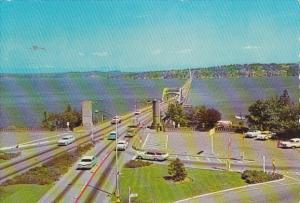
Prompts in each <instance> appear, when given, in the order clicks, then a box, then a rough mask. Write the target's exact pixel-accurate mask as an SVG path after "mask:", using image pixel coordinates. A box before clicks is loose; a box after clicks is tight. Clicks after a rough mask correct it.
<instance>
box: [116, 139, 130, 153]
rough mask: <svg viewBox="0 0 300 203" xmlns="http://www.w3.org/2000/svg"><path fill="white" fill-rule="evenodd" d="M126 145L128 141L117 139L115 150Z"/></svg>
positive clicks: (121, 148) (124, 148)
mask: <svg viewBox="0 0 300 203" xmlns="http://www.w3.org/2000/svg"><path fill="white" fill-rule="evenodd" d="M127 146H128V142H127V141H126V140H118V143H117V150H119V151H121V150H126V148H127Z"/></svg>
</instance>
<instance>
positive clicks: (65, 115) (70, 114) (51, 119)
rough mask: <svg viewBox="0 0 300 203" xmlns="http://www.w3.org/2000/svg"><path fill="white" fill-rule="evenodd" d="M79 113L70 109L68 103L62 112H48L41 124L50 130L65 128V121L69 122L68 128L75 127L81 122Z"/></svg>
mask: <svg viewBox="0 0 300 203" xmlns="http://www.w3.org/2000/svg"><path fill="white" fill-rule="evenodd" d="M81 120H82V119H81V113H80V112H77V111H75V110H74V109H72V107H71V105H70V104H68V105H67V107H66V108H65V110H64V112H61V113H49V116H48V117H47V118H46V121H43V122H42V126H43V127H46V128H48V129H50V130H54V128H55V127H57V128H67V127H68V126H67V122H69V124H70V126H69V127H70V129H71V130H72V129H73V128H74V127H77V126H79V125H80V124H81V122H82V121H81Z"/></svg>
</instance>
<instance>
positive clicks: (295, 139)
mask: <svg viewBox="0 0 300 203" xmlns="http://www.w3.org/2000/svg"><path fill="white" fill-rule="evenodd" d="M291 140H294V141H298V140H300V138H292V139H291Z"/></svg>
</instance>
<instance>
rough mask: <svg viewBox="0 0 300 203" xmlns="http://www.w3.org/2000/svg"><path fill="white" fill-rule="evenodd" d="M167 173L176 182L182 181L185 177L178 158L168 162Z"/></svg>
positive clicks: (182, 166)
mask: <svg viewBox="0 0 300 203" xmlns="http://www.w3.org/2000/svg"><path fill="white" fill-rule="evenodd" d="M168 174H169V175H170V176H171V178H172V180H174V181H176V182H177V181H183V180H184V179H185V178H186V176H187V172H186V170H185V168H184V165H183V163H182V162H181V161H180V159H178V158H176V159H175V160H174V161H172V162H171V163H170V164H169V167H168Z"/></svg>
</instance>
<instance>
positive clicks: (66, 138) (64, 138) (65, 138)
mask: <svg viewBox="0 0 300 203" xmlns="http://www.w3.org/2000/svg"><path fill="white" fill-rule="evenodd" d="M62 139H63V140H68V139H70V137H63V138H62Z"/></svg>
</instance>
